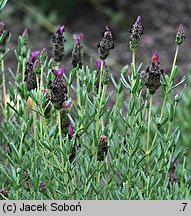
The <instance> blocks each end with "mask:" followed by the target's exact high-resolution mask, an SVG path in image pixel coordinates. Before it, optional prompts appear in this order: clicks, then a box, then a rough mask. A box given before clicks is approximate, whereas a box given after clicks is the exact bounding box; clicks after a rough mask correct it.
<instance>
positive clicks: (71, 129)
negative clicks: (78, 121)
mask: <svg viewBox="0 0 191 216" xmlns="http://www.w3.org/2000/svg"><path fill="white" fill-rule="evenodd" d="M74 132H75V130H74V127H73V125H72V124H70V125H69V133H70V135H71V136H73V134H74Z"/></svg>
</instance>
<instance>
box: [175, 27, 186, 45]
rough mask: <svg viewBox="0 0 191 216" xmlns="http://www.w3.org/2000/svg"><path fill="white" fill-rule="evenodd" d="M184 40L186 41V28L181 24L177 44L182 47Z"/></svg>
mask: <svg viewBox="0 0 191 216" xmlns="http://www.w3.org/2000/svg"><path fill="white" fill-rule="evenodd" d="M184 40H185V34H184V26H183V25H182V24H180V25H179V28H178V31H177V34H176V44H177V45H181V44H182V43H183V42H184Z"/></svg>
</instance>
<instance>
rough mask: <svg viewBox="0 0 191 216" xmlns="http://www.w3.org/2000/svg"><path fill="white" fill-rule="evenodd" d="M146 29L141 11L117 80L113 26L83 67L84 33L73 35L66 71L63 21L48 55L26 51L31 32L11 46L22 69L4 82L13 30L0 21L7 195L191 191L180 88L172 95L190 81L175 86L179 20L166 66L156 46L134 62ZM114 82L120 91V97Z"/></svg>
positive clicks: (2, 167)
mask: <svg viewBox="0 0 191 216" xmlns="http://www.w3.org/2000/svg"><path fill="white" fill-rule="evenodd" d="M143 29H144V28H143V26H142V24H141V17H140V16H139V17H138V18H137V19H136V21H135V24H133V25H132V27H131V28H130V41H129V47H130V52H131V53H132V62H131V63H129V64H128V66H127V65H126V66H125V67H124V68H122V70H121V73H120V79H119V80H118V81H117V80H115V79H114V77H113V75H112V71H110V68H109V66H108V65H107V63H106V61H107V58H109V55H110V54H112V52H115V50H113V49H114V36H113V32H112V31H111V29H110V28H109V27H108V26H106V27H105V30H104V32H103V33H102V38H101V40H100V42H99V44H98V47H97V48H98V57H99V60H98V61H97V62H96V64H95V63H94V62H93V60H92V59H91V60H90V64H89V65H84V64H83V44H82V39H83V34H82V33H80V34H78V35H77V34H75V35H74V39H75V40H76V43H75V44H74V49H73V52H72V61H71V64H72V67H73V68H72V69H71V70H70V71H69V70H68V72H67V71H66V70H65V67H64V65H62V60H63V58H64V48H65V47H64V46H65V43H66V40H65V35H64V26H63V25H60V26H58V29H57V31H56V33H55V34H54V35H53V37H52V42H53V55H52V58H51V59H48V56H47V52H46V49H43V50H42V51H35V50H32V48H31V49H29V47H30V43H29V36H28V33H27V30H25V31H24V32H23V34H22V35H21V36H19V40H18V49H17V51H15V54H16V59H17V61H18V67H17V71H12V70H11V69H10V70H9V73H10V74H11V76H12V77H13V80H14V82H13V83H10V86H8V85H6V82H5V79H6V76H5V74H7V73H8V71H5V67H4V63H6V53H7V52H8V49H7V44H8V41H9V35H10V33H9V31H8V30H7V29H6V28H5V24H4V23H3V22H0V54H1V58H0V65H1V67H0V68H1V77H2V83H1V94H0V96H1V109H2V117H1V118H2V123H1V128H0V148H1V151H0V156H1V157H0V158H1V159H0V197H1V199H120V200H121V199H190V198H191V191H190V190H191V189H190V186H191V182H190V178H189V172H188V171H187V170H186V167H187V166H186V162H187V161H186V157H184V158H183V159H182V158H181V155H180V152H179V151H178V149H180V148H179V145H180V139H179V137H180V129H181V128H179V127H175V124H174V123H175V122H176V118H177V114H176V110H177V106H178V103H179V101H180V100H181V97H182V95H183V91H182V90H180V93H178V94H177V95H176V96H174V94H173V92H174V89H175V88H177V87H179V86H180V85H181V84H182V83H184V78H183V79H182V80H181V81H180V82H179V83H176V76H177V74H178V69H179V68H178V66H176V60H177V57H178V51H179V48H180V45H181V44H182V43H183V41H184V39H185V36H184V28H183V25H182V24H181V25H180V27H179V29H178V32H177V35H176V39H175V43H176V51H175V57H174V61H173V64H172V69H171V71H170V72H168V71H163V70H162V69H161V68H162V67H161V66H160V63H159V54H158V53H157V52H156V51H154V52H153V53H152V54H151V55H150V58H151V61H150V62H149V66H147V65H143V64H142V63H141V64H140V65H139V66H137V64H138V63H137V64H136V61H135V60H136V59H135V58H136V55H135V54H136V52H138V49H139V44H140V43H141V38H142V35H143ZM127 43H128V41H127ZM31 50H32V51H31ZM111 51H112V52H111ZM161 65H162V62H161ZM109 84H113V86H114V89H115V91H116V94H115V95H116V97H115V103H114V104H111V102H110V98H111V96H112V92H108V90H107V86H108V85H109ZM144 91H146V96H145V95H144V94H143V92H144ZM156 91H161V92H162V96H163V97H162V98H163V101H162V108H160V106H159V107H158V108H156V107H155V104H154V103H153V98H154V97H156V96H155V95H156V94H155V93H156ZM71 92H72V93H73V94H71ZM127 92H128V93H127ZM71 95H75V97H73V98H71ZM178 161H179V162H178Z"/></svg>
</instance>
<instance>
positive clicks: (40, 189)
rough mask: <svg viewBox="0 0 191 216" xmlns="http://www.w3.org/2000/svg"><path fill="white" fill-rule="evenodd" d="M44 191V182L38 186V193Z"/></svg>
mask: <svg viewBox="0 0 191 216" xmlns="http://www.w3.org/2000/svg"><path fill="white" fill-rule="evenodd" d="M45 190H46V184H45V183H44V182H41V183H40V184H39V191H40V192H43V191H45Z"/></svg>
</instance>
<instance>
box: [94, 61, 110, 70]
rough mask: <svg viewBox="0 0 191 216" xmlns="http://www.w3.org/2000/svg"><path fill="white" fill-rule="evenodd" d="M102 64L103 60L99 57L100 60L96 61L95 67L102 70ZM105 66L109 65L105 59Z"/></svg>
mask: <svg viewBox="0 0 191 216" xmlns="http://www.w3.org/2000/svg"><path fill="white" fill-rule="evenodd" d="M101 64H102V60H101V59H99V60H98V61H97V62H96V64H95V67H96V69H97V71H100V69H101ZM103 67H104V68H106V67H107V65H106V63H105V61H104V63H103Z"/></svg>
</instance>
